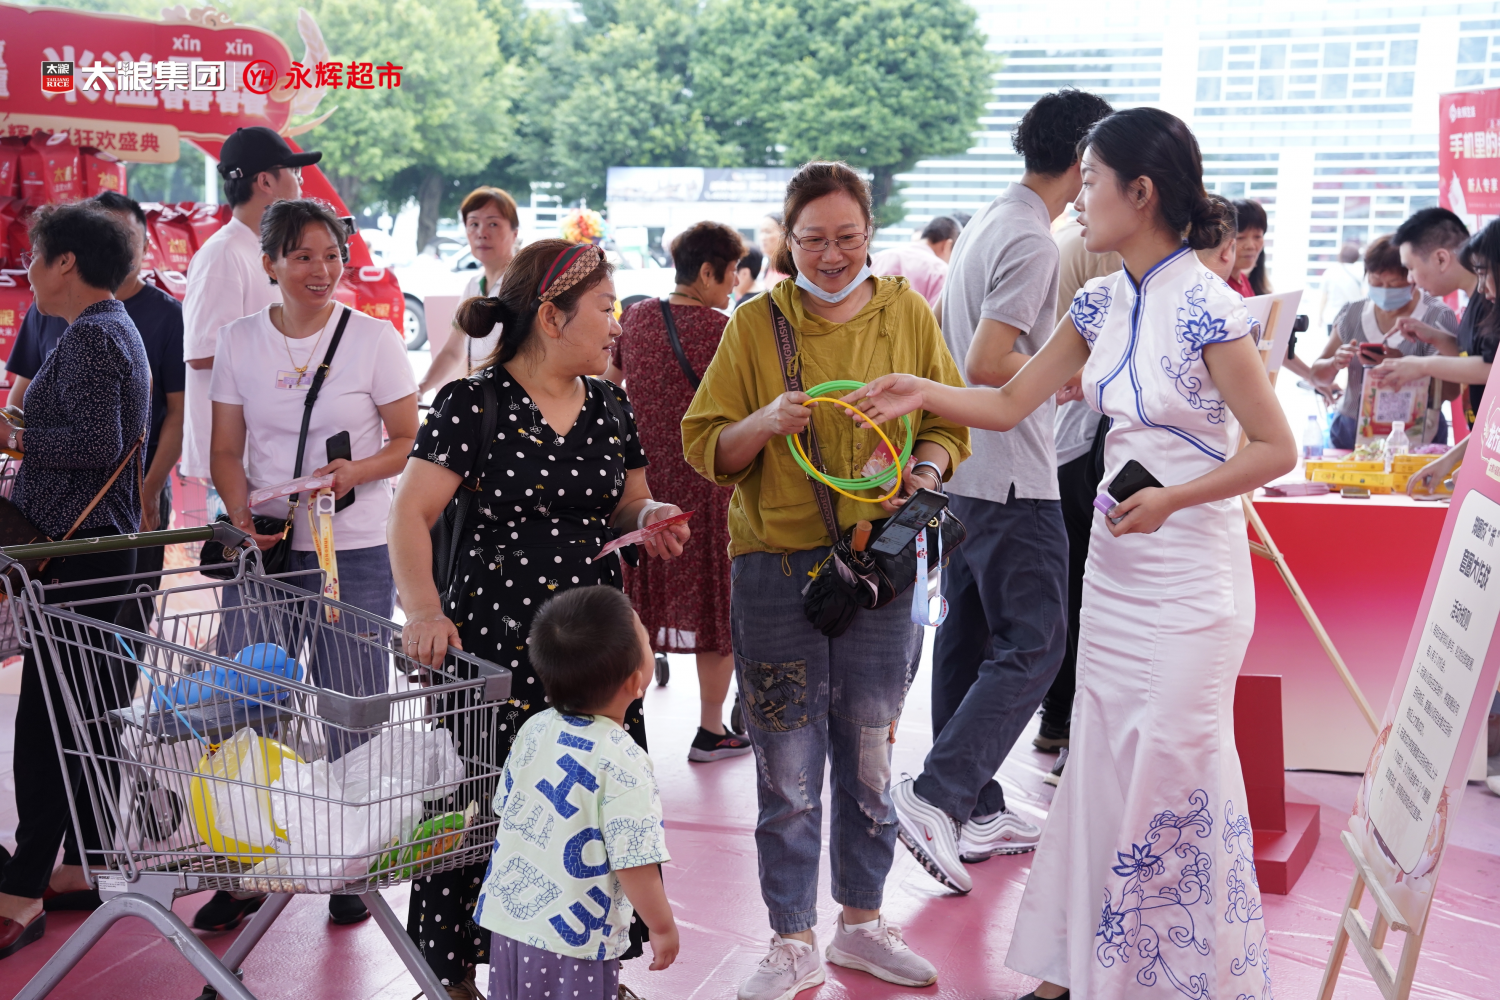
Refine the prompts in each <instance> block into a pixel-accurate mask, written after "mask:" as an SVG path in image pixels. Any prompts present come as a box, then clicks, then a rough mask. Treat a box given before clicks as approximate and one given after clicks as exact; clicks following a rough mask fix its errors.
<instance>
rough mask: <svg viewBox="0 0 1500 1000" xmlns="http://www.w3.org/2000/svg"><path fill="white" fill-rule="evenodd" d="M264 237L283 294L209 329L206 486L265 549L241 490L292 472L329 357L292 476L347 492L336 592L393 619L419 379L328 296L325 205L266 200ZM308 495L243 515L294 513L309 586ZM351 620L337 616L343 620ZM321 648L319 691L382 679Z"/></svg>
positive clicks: (337, 260)
mask: <svg viewBox="0 0 1500 1000" xmlns="http://www.w3.org/2000/svg"><path fill="white" fill-rule="evenodd" d="M260 245H261V254H262V256H261V267H262V273H263V275H264V280H265V281H266V282H267V283H269V284H273V285H275V286H276V287H277V288H279V289H280V290H281V302H280V303H277V304H275V305H269V306H266V307H265V308H263V309H261V310H260V312H257V313H254V314H252V315H249V316H245V317H243V318H241V319H238V320H235V321H234V322H233V323H230V324H228V325H227V326H225V327H224V328H223V329H222V330H221V331H219V335H218V349H217V352H216V353H215V355H214V366H213V383H212V387H211V391H210V396H211V398H212V401H213V415H214V421H213V435H212V439H213V447H212V451H211V453H210V469H211V471H212V473H213V483H214V488H215V489H217V490H218V491H219V496H220V497H222V498H223V500H224V506H225V507H226V508H228V511H229V517H230V520H231V521H232V522H233V523H234V525H235V527H237V528H240V529H242V530H244V531H248V532H250V533H251V534H252V535H253V536H254V538H255V542H256V544H257V545H259V546H260V547H261V548H262V549H266V548H270V547H271V546H272V545H274V544H275V543H276V542H277V541H278V540H279V538H280V535H273V534H267V535H261V534H255V525H254V523H253V521H252V520H251V514H252V511H251V508H250V505H249V502H248V499H247V498H248V495H249V493H250V492H251V491H252V490H256V489H260V488H262V487H266V486H275V485H277V484H279V483H284V482H287V481H288V480H290V479H292V478H293V476H294V473H295V470H296V468H297V466H298V458H299V456H298V454H297V447H298V442H299V439H300V438H301V429H302V417H303V400H304V399H305V398H306V396H307V391H308V388H309V387H310V386H311V384H312V381H313V378H314V377H315V376H316V373H317V371H318V369H319V368H320V367H321V366H323V365H325V364H326V365H327V366H328V367H327V373H326V375H325V376H324V381H323V385H322V387H321V389H320V390H319V394H318V397H317V401H316V403H315V404H314V406H313V408H312V414H311V418H310V420H309V421H308V430H307V438H306V441H305V442H304V443H303V446H302V455H301V456H300V458H301V471H302V474H303V475H307V474H315V475H331V476H333V487H332V488H333V491H334V494H335V495H336V496H337V497H339V498H340V499H345V498H347V497H349V496H351V495H352V496H354V502H353V503H346V504H345V505H344V508H343V509H342V510H339V511H338V512H337V513H335V514H334V516H333V541H334V550H335V552H336V553H337V558H338V570H339V587H340V589H339V600H341V601H342V602H344V603H345V604H349V605H352V606H354V607H356V608H359V609H360V610H361V611H368V612H369V613H370V614H373V615H378V616H380V617H381V618H389V617H390V616H391V612H392V610H393V605H394V602H395V596H396V588H395V583H394V581H393V578H392V576H391V561H390V555H389V553H388V551H387V549H386V543H385V527H386V518H387V516H388V514H389V511H390V507H391V487H390V483H389V481H388V480H390V479H391V478H392V477H394V476H397V475H399V474H400V472H401V469H402V468H403V467H404V466H405V464H406V453H407V452H408V451H410V450H411V446H412V442H413V441H415V440H416V436H417V381H416V378H415V377H414V376H413V375H412V370H411V363H410V362H409V361H407V358H406V348H405V346H404V345H403V344H402V342H401V336H400V334H398V333H397V332H396V328H395V327H393V326H391V324H390V323H389V322H388V321H386V320H383V319H376V318H375V317H373V316H367V315H365V314H364V313H362V312H359V311H358V310H351V309H349V308H348V307H347V306H345V305H344V304H343V303H340V302H338V301H336V300H335V299H334V297H333V294H334V290H335V289H336V288H337V287H338V281H339V276H340V275H341V274H342V273H343V270H344V258H345V254H346V253H347V249H348V235H347V233H346V232H345V229H344V226H343V224H342V223H341V222H340V221H339V218H338V216H336V215H334V213H333V212H332V211H330V210H329V209H328V207H327V206H325V205H323V204H322V203H321V202H317V201H313V200H311V199H295V200H291V201H278V202H276V203H275V204H274V205H272V206H271V207H270V208H268V209H266V212H265V215H264V216H263V217H262V218H261V223H260ZM387 435H388V436H389V440H384V438H385V437H386V436H387ZM312 502H313V498H312V496H311V495H310V494H306V493H304V494H302V495H301V497H300V498H299V502H298V505H297V508H296V509H295V510H293V509H290V508H289V506H288V501H287V499H286V498H282V499H278V500H270V501H267V502H266V503H264V504H262V505H260V506H258V507H256V508H255V510H254V511H253V513H255V514H260V515H265V516H271V517H276V518H286V517H290V518H291V528H290V531H291V536H290V537H291V540H292V546H291V549H292V550H291V552H290V554H289V555H288V559H287V565H286V569H287V570H288V571H297V570H301V571H305V572H306V573H307V576H305V577H302V578H301V582H300V583H299V582H298V581H297V578H292V581H291V582H292V583H293V585H296V586H301V587H303V589H306V590H309V591H312V592H313V593H317V592H319V591H320V590H322V587H323V583H322V579H321V577H320V576H319V575H318V570H319V565H318V556H317V552H316V551H315V550H314V546H313V527H312V524H313V521H312V518H311V515H310V512H311V510H312ZM235 600H237V594H236V592H235V589H234V588H233V587H229V588H225V595H224V602H225V604H226V605H227V604H230V603H231V602H232V601H235ZM355 620H356V619H355V618H353V617H350V616H346V617H345V618H344V619H343V621H342V622H341V627H342V626H343V625H344V624H348V623H351V622H353V621H355ZM319 645H320V648H318V649H315V650H314V653H313V657H312V661H311V663H310V664H309V671H310V673H311V676H312V679H313V681H314V682H315V683H317V684H319V685H320V686H323V687H330V688H334V689H335V690H339V691H343V692H345V693H346V694H352V695H359V696H364V695H371V694H378V693H380V692H382V691H385V690H386V689H387V687H388V685H389V684H390V676H389V662H388V660H387V658H385V657H376V656H371V655H369V654H368V652H367V651H366V650H364V649H361V650H360V651H359V652H358V653H357V654H351V651H350V650H349V649H347V648H344V649H342V650H340V652H341V653H342V655H341V656H335V655H334V654H333V651H332V650H327V651H325V650H324V649H322V648H321V643H320V644H319ZM230 652H231V655H232V654H233V650H231V651H230ZM350 749H353V747H352V746H348V745H340V744H339V743H338V742H337V741H335V743H334V744H333V745H331V746H329V748H328V756H329V758H330V759H336V758H337V757H339V756H340V755H341V754H342V753H344V752H347V751H348V750H350ZM258 907H259V902H258V900H257V899H256V898H255V897H251V898H249V899H237V898H235V897H233V896H231V894H229V893H227V892H219V893H216V894H215V896H214V898H213V899H212V900H210V901H209V902H208V903H207V904H205V905H204V907H203V909H201V910H199V911H198V914H197V915H196V916H195V917H194V919H193V925H194V926H195V927H198V928H200V929H203V930H225V929H228V928H230V927H233V926H235V925H236V924H238V923H239V921H240V920H241V919H243V918H244V916H245V915H246V914H247V913H249V912H251V911H253V910H254V909H256V908H258ZM367 915H368V911H367V910H366V909H365V905H364V903H362V902H361V901H360V899H359V897H358V896H338V895H335V896H330V897H329V916H330V918H331V919H333V920H334V921H335V922H337V923H349V922H352V921H355V920H362V919H364V917H365V916H367Z"/></svg>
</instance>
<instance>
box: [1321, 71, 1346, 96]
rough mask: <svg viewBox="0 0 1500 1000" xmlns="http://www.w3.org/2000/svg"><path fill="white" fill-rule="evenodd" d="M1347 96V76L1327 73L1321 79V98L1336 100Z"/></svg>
mask: <svg viewBox="0 0 1500 1000" xmlns="http://www.w3.org/2000/svg"><path fill="white" fill-rule="evenodd" d="M1348 96H1349V74H1347V73H1329V74H1327V75H1325V76H1324V77H1323V98H1324V99H1325V100H1328V99H1338V98H1343V97H1348Z"/></svg>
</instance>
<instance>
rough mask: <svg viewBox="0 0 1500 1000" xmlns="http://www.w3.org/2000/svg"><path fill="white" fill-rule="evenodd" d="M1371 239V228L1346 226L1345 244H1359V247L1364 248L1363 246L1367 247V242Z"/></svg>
mask: <svg viewBox="0 0 1500 1000" xmlns="http://www.w3.org/2000/svg"><path fill="white" fill-rule="evenodd" d="M1369 238H1370V227H1369V226H1345V227H1344V242H1345V243H1354V244H1357V245H1358V246H1361V247H1362V246H1364V245H1365V241H1366V240H1368V239H1369Z"/></svg>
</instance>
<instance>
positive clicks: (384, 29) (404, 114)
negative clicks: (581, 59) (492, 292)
mask: <svg viewBox="0 0 1500 1000" xmlns="http://www.w3.org/2000/svg"><path fill="white" fill-rule="evenodd" d="M310 9H311V10H312V12H313V14H314V16H315V17H316V19H317V22H318V25H319V27H320V28H321V29H322V32H323V37H324V39H325V40H326V41H327V43H328V46H329V49H330V50H331V52H332V54H333V57H334V58H336V59H339V58H341V59H343V60H344V61H345V62H347V61H348V60H350V59H351V58H359V59H362V60H368V61H374V62H375V63H376V64H377V65H380V64H382V63H384V62H385V61H386V60H387V59H389V60H390V61H392V62H394V63H396V64H397V65H399V66H402V67H403V69H402V73H401V86H400V87H397V88H391V89H377V90H348V89H341V90H337V91H334V90H330V91H329V92H328V93H327V94H326V95H325V96H324V97H323V104H322V105H321V106H320V107H319V108H318V111H319V113H323V112H326V111H328V110H329V109H330V107H332V106H334V105H337V110H335V111H334V113H333V114H332V116H330V117H329V119H328V120H327V121H325V122H323V123H322V124H320V125H318V126H317V127H316V128H314V129H313V130H312V131H310V132H308V133H307V135H306V137H305V139H303V140H302V141H303V142H304V143H305V144H306V145H308V146H311V147H314V148H317V149H321V150H322V151H323V160H322V163H321V164H320V165H321V166H322V167H323V169H324V170H325V171H326V172H327V173H328V175H329V177H330V178H331V179H332V180H333V181H334V183H335V184H336V185H337V186H338V187H339V191H340V194H341V195H344V196H345V200H346V201H348V202H349V203H350V206H351V207H355V206H363V205H366V204H370V203H373V202H383V203H386V204H390V205H394V206H397V207H399V206H400V205H402V204H404V203H405V201H406V200H407V198H408V197H414V198H416V200H417V204H418V207H419V210H420V212H419V216H418V221H417V243H418V245H419V246H422V245H425V244H426V242H427V241H428V240H430V239H431V238H432V237H433V235H434V234H435V233H436V232H437V223H438V218H439V214H440V211H441V208H442V204H441V203H442V200H443V196H444V195H445V194H446V193H447V189H448V188H449V187H450V186H451V179H452V178H453V177H455V176H458V175H462V174H469V173H473V172H475V171H477V170H479V169H481V168H482V167H483V166H484V165H485V164H486V163H488V162H489V161H490V160H491V159H493V158H494V157H495V155H496V153H497V152H499V151H500V150H504V149H506V148H507V147H509V146H510V145H511V144H512V143H513V142H514V141H515V122H514V120H513V119H512V117H511V114H510V107H511V99H512V95H513V92H514V87H515V82H516V79H517V77H518V73H517V71H516V70H515V67H514V66H512V65H510V64H508V63H506V62H504V61H503V60H502V59H501V57H500V50H499V47H498V45H497V40H496V36H495V28H494V24H493V22H492V21H491V20H490V19H489V18H487V17H486V16H484V15H483V14H481V13H480V9H479V6H478V3H477V2H476V0H444V3H443V4H442V5H441V6H440V7H434V6H430V5H428V4H426V3H423V2H420V0H321V2H319V3H317V4H316V6H315V7H312V8H310ZM283 37H286V36H283Z"/></svg>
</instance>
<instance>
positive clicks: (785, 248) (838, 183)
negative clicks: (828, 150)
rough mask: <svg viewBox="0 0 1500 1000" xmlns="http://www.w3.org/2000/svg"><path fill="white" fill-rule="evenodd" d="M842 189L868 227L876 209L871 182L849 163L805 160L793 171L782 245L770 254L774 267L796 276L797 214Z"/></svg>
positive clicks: (787, 188) (787, 194)
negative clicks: (794, 237)
mask: <svg viewBox="0 0 1500 1000" xmlns="http://www.w3.org/2000/svg"><path fill="white" fill-rule="evenodd" d="M840 191H842V192H843V193H844V194H847V195H848V196H849V197H851V198H853V199H854V201H855V203H856V204H857V205H859V210H860V213H861V214H862V215H864V217H865V227H866V228H869V226H870V225H871V223H872V220H873V218H874V212H872V211H871V209H870V186H869V185H868V184H866V183H865V179H864V178H863V177H861V176H859V174H858V173H856V172H855V170H854V168H853V167H851V166H849V164H847V163H844V162H843V161H842V160H832V161H827V160H815V161H813V162H812V163H805V164H803V165H802V167H801V169H799V170H798V171H797V172H796V173H795V174H793V175H792V179H791V180H789V181H787V182H786V203H785V205H784V206H783V211H782V215H783V216H785V218H786V221H785V222H783V223H782V239H781V245H780V246H778V247H777V248H776V254H775V256H773V257H772V258H771V267H772V268H773V269H775V270H777V271H780V272H781V273H782V274H790V275H792V276H793V277H796V275H797V264H796V262H795V261H793V260H792V230H793V229H795V228H796V226H797V217H798V216H799V215H801V214H802V210H803V209H804V208H806V207H807V206H808V205H809V204H811V203H812V202H815V201H817V200H818V199H819V198H822V197H823V196H824V195H830V194H837V193H838V192H840ZM867 246H868V245H867Z"/></svg>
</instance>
